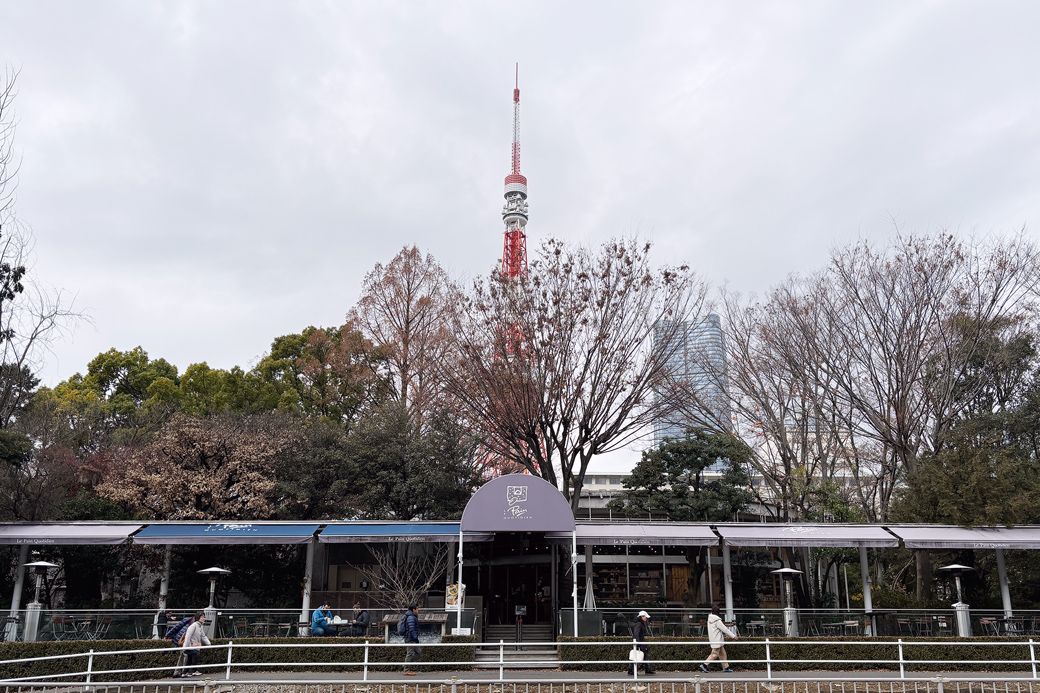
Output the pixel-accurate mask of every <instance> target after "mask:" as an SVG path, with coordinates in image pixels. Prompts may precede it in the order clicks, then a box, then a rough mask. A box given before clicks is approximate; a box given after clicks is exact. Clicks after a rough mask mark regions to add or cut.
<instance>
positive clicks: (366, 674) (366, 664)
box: [361, 640, 368, 681]
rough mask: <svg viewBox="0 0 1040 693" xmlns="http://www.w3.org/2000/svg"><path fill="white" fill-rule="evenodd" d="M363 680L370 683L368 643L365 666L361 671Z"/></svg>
mask: <svg viewBox="0 0 1040 693" xmlns="http://www.w3.org/2000/svg"><path fill="white" fill-rule="evenodd" d="M361 680H362V681H368V641H367V640H366V641H365V664H364V666H363V667H362V669H361Z"/></svg>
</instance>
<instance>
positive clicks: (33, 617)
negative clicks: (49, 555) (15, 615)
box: [23, 561, 58, 642]
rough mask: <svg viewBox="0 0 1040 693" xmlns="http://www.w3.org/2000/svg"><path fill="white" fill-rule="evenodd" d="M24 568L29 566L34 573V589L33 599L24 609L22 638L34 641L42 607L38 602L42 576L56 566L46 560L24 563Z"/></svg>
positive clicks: (37, 632) (38, 628)
mask: <svg viewBox="0 0 1040 693" xmlns="http://www.w3.org/2000/svg"><path fill="white" fill-rule="evenodd" d="M24 565H25V567H26V568H31V569H32V571H33V572H34V573H35V574H36V591H35V593H34V594H33V600H32V602H31V603H30V604H28V606H27V607H26V610H25V632H24V634H23V639H24V640H25V642H36V638H37V636H38V635H39V632H40V611H41V610H42V609H43V605H42V604H40V590H41V589H42V588H43V576H44V575H46V574H47V571H48V570H50V569H51V568H57V567H58V566H57V565H56V564H54V563H48V562H47V561H33V562H32V563H25V564H24Z"/></svg>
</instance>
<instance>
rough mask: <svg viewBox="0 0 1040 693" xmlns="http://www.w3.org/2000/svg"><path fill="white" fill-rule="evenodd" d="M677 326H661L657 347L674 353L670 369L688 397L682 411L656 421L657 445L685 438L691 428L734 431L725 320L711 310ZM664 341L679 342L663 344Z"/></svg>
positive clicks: (655, 335)
mask: <svg viewBox="0 0 1040 693" xmlns="http://www.w3.org/2000/svg"><path fill="white" fill-rule="evenodd" d="M675 327H676V325H675V323H670V324H662V325H659V326H658V328H657V329H656V330H655V334H654V342H655V346H657V347H661V348H667V349H668V351H669V352H671V355H670V357H669V360H668V371H669V374H670V375H671V378H672V379H673V380H674V381H676V382H679V383H681V384H682V386H681V390H682V391H684V392H685V393H686V397H685V398H684V400H685V401H684V406H683V407H682V410H681V411H676V412H674V413H672V414H671V415H669V416H667V417H664V418H662V419H660V420H659V421H657V422H656V423H655V425H654V443H655V444H658V443H660V442H661V441H663V440H664V439H665V438H682V437H683V436H685V435H686V433H687V431H689V430H691V429H692V430H697V429H716V430H717V429H719V428H721V429H723V430H727V431H728V430H730V408H729V398H728V396H727V395H726V389H725V373H726V350H725V345H724V343H723V337H722V320H721V319H720V318H719V316H718V315H716V314H715V313H709V314H708V315H707V316H705V317H704V319H703V320H701V321H699V322H687V323H682V324H681V325H679V326H678V327H679V329H675ZM662 340H676V342H677V343H664V344H662Z"/></svg>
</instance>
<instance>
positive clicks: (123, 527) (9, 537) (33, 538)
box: [0, 522, 141, 544]
mask: <svg viewBox="0 0 1040 693" xmlns="http://www.w3.org/2000/svg"><path fill="white" fill-rule="evenodd" d="M139 529H141V525H133V524H92V523H87V522H78V523H76V524H65V523H42V524H8V525H0V544H122V543H123V542H124V541H126V539H127V537H128V536H130V535H131V534H133V533H134V532H136V531H137V530H139Z"/></svg>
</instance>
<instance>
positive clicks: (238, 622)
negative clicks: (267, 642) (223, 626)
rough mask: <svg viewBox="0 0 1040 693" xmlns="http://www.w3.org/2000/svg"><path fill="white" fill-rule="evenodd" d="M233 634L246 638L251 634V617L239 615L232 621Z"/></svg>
mask: <svg viewBox="0 0 1040 693" xmlns="http://www.w3.org/2000/svg"><path fill="white" fill-rule="evenodd" d="M231 634H232V635H233V636H234V637H236V638H244V637H246V636H247V635H248V634H249V619H248V618H246V617H245V616H238V617H237V618H234V619H232V621H231Z"/></svg>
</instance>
